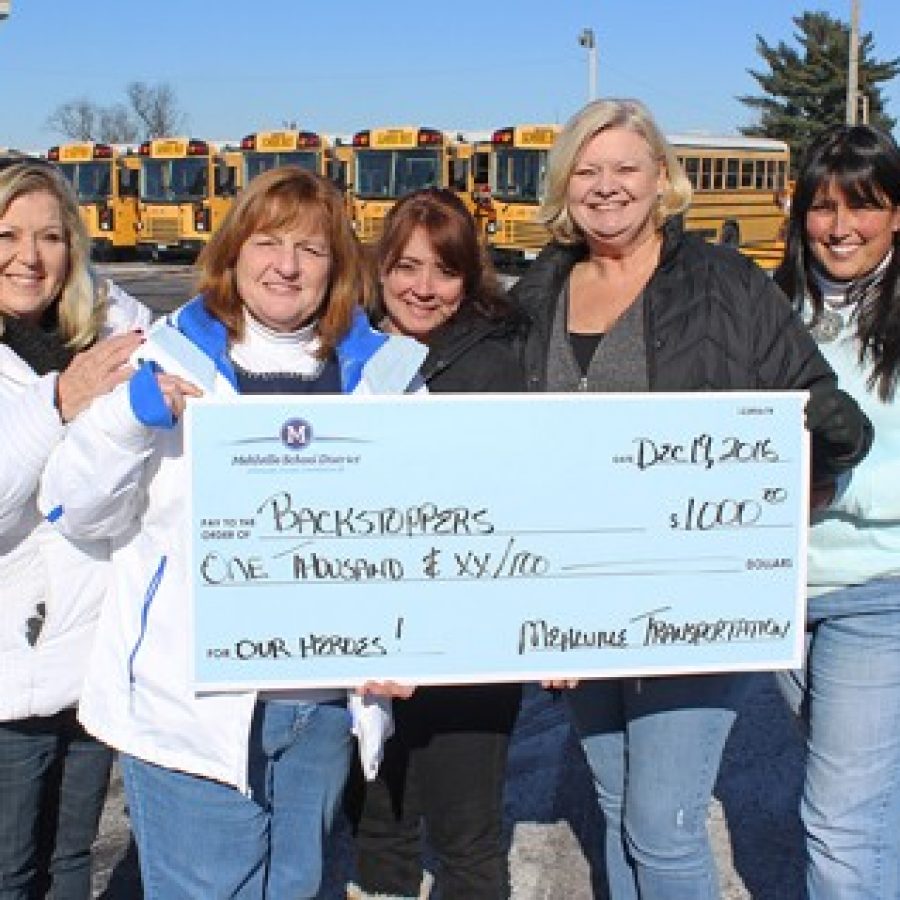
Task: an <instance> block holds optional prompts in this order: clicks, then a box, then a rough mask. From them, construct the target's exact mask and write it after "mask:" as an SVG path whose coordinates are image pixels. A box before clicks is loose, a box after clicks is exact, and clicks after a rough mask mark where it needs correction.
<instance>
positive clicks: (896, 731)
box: [775, 125, 900, 900]
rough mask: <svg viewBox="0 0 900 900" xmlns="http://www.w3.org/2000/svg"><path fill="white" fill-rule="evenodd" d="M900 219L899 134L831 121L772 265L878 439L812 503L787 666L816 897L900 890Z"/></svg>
mask: <svg viewBox="0 0 900 900" xmlns="http://www.w3.org/2000/svg"><path fill="white" fill-rule="evenodd" d="M898 235H900V150H898V148H897V144H896V143H895V142H894V141H893V139H892V138H891V137H890V136H889V135H887V134H885V133H883V132H880V131H878V130H876V129H874V128H870V127H868V126H862V125H860V126H853V127H850V126H843V125H841V126H837V127H834V128H830V129H828V130H827V131H825V132H823V133H822V134H821V135H819V137H817V138H816V140H815V141H814V142H813V144H812V145H811V146H810V148H809V150H808V151H807V154H806V157H805V160H804V161H803V164H802V167H801V170H800V173H799V176H798V179H797V184H796V189H795V192H794V197H793V201H792V204H791V214H790V220H789V224H788V238H787V246H786V255H785V259H784V261H783V263H782V265H781V267H780V268H779V269H778V271H777V273H776V276H775V277H776V280H777V282H778V283H779V284H780V285H781V287H782V288H783V289H784V290H785V291H786V292H787V294H788V295H789V296H790V297H793V298H794V299H795V301H796V303H797V304H798V306H800V307H802V308H803V310H804V314H805V317H806V319H807V320H808V322H809V325H810V328H811V330H812V333H813V335H814V336H815V338H816V340H817V341H818V344H819V348H820V350H821V352H822V355H823V356H825V358H826V359H827V360H828V361H829V363H831V366H832V367H833V368H834V370H835V372H836V373H837V375H838V377H839V379H840V384H841V386H842V387H843V388H844V389H845V390H846V391H848V392H849V393H851V394H852V395H853V396H854V397H855V398H856V400H857V402H858V403H859V405H860V406H861V407H862V409H863V410H864V412H865V413H866V415H867V416H868V417H869V418H870V419H871V421H872V424H873V426H874V429H875V440H874V443H873V445H872V449H871V451H870V453H869V456H868V457H867V458H866V459H865V460H863V462H861V463H860V464H859V466H858V467H857V468H856V469H854V470H853V471H852V473H847V474H846V475H843V476H841V477H839V478H838V479H837V481H836V483H835V485H834V491H833V498H831V502H830V505H828V506H826V507H825V508H824V509H823V510H821V511H819V512H816V513H814V515H813V519H812V529H811V532H810V540H809V566H808V572H807V580H808V586H809V589H808V593H809V607H808V619H807V622H808V624H807V629H808V643H809V648H808V655H807V662H806V668H805V670H804V672H800V673H795V675H794V678H793V680H788V679H785V680H783V682H782V684H783V686H784V687H785V688H786V693H787V694H788V695H789V699H791V700H792V701H794V705H795V706H798V707H799V708H800V709H801V711H802V713H803V715H804V718H805V721H806V723H807V725H808V731H807V764H806V778H805V783H804V788H803V798H802V806H801V811H802V818H803V824H804V828H805V830H806V850H807V888H808V893H809V896H810V897H811V898H813V900H831V898H833V900H861V898H871V900H896V898H898V897H900V841H898V838H897V825H898V823H900V405H898V403H897V389H898V378H900V283H898V275H900V250H898V242H900V238H898ZM822 499H824V500H826V501H827V499H828V498H822Z"/></svg>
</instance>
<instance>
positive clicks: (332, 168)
mask: <svg viewBox="0 0 900 900" xmlns="http://www.w3.org/2000/svg"><path fill="white" fill-rule="evenodd" d="M328 180H329V181H331V182H332V184H334V186H335V187H336V188H337V189H338V190H340V191H346V190H347V164H346V163H344V162H341V160H339V159H330V160H328Z"/></svg>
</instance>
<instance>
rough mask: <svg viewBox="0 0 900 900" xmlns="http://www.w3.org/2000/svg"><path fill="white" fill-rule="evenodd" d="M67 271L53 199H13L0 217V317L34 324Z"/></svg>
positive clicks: (41, 195)
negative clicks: (3, 314)
mask: <svg viewBox="0 0 900 900" xmlns="http://www.w3.org/2000/svg"><path fill="white" fill-rule="evenodd" d="M68 271H69V242H68V239H67V235H66V229H65V225H64V223H63V214H62V208H61V207H60V205H59V200H57V199H56V197H55V196H54V195H53V194H51V193H50V192H49V191H33V192H32V193H30V194H21V195H20V196H18V197H16V199H15V200H13V201H12V203H10V204H9V206H8V207H7V208H6V212H4V213H3V215H0V312H3V313H5V314H6V315H8V316H14V317H16V318H19V319H25V320H26V321H29V322H38V321H40V318H41V316H42V315H43V313H44V311H45V310H46V309H47V307H49V306H50V304H51V303H53V302H54V300H56V299H57V298H58V297H59V295H60V293H61V291H62V289H63V286H64V285H65V283H66V275H67V274H68Z"/></svg>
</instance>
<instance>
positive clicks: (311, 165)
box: [246, 150, 318, 181]
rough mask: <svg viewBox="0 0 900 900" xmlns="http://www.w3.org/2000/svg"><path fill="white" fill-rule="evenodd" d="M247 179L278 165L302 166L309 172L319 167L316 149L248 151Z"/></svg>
mask: <svg viewBox="0 0 900 900" xmlns="http://www.w3.org/2000/svg"><path fill="white" fill-rule="evenodd" d="M246 159H247V181H249V180H250V179H251V178H256V176H257V175H261V174H262V173H263V172H268V171H269V169H274V168H277V167H278V166H300V168H301V169H306V170H307V171H309V172H315V171H317V169H318V166H317V165H316V162H317V160H316V152H315V150H297V151H294V152H287V153H247V154H246Z"/></svg>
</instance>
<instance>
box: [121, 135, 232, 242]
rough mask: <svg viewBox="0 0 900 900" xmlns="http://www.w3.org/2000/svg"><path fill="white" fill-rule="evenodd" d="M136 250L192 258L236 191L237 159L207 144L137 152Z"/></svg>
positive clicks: (159, 142) (182, 141) (167, 142)
mask: <svg viewBox="0 0 900 900" xmlns="http://www.w3.org/2000/svg"><path fill="white" fill-rule="evenodd" d="M138 152H139V156H140V161H141V169H140V219H141V221H140V230H139V231H138V250H139V251H141V252H143V253H145V254H147V255H150V256H151V257H152V258H154V259H159V258H161V257H163V256H177V255H186V256H196V255H197V253H199V252H200V250H201V249H202V248H203V246H204V244H206V243H207V242H208V241H209V238H210V236H211V235H212V233H213V231H215V230H216V228H218V226H219V224H220V223H221V221H222V219H223V218H224V217H225V213H227V212H228V209H229V207H230V206H231V203H232V201H233V199H234V195H235V192H236V191H237V190H238V188H239V186H240V185H239V178H238V175H237V173H236V172H235V169H234V166H235V165H236V162H235V160H236V158H237V157H236V155H235V154H230V155H227V156H226V155H224V154H223V153H222V152H220V151H219V149H218V147H217V145H215V144H212V143H210V142H209V141H202V140H198V139H197V138H187V137H165V138H156V139H154V140H150V141H144V142H143V143H142V144H141V146H140V149H139V151H138Z"/></svg>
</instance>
